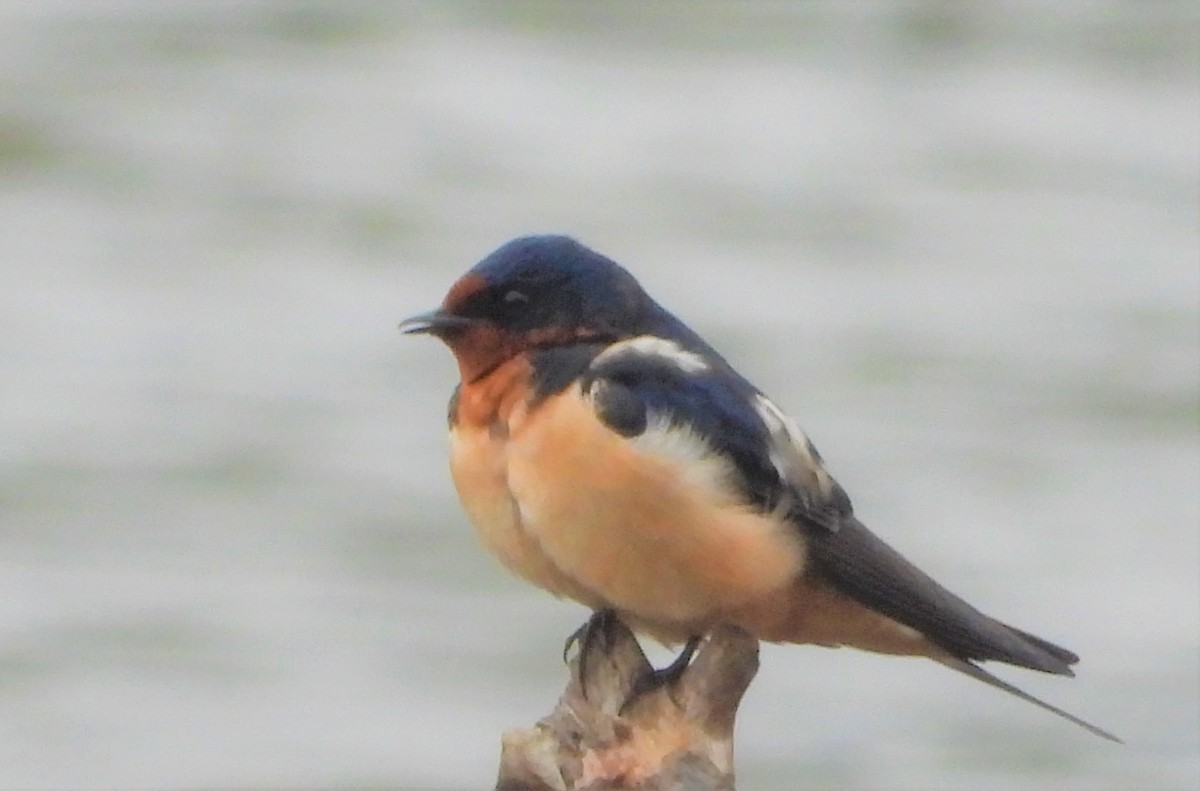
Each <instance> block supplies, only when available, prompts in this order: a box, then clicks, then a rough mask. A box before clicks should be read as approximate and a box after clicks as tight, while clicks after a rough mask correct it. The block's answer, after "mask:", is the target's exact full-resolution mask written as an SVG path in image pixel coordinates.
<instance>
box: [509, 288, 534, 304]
mask: <svg viewBox="0 0 1200 791" xmlns="http://www.w3.org/2000/svg"><path fill="white" fill-rule="evenodd" d="M528 301H529V297H528V296H526V295H525V294H524V293H523V292H520V291H509V292H508V293H507V294H505V295H504V304H506V305H515V304H517V303H518V302H528Z"/></svg>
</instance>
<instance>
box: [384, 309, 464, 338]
mask: <svg viewBox="0 0 1200 791" xmlns="http://www.w3.org/2000/svg"><path fill="white" fill-rule="evenodd" d="M474 323H475V319H468V318H464V317H462V316H455V315H454V314H452V313H446V312H445V311H442V310H431V311H429V312H428V313H420V314H418V315H416V316H413V317H412V318H408V319H405V320H404V321H402V322H400V331H401V332H403V333H404V334H405V335H419V334H428V335H439V336H440V335H445V334H446V333H449V332H452V331H453V330H457V329H462V328H464V327H469V326H471V325H472V324H474Z"/></svg>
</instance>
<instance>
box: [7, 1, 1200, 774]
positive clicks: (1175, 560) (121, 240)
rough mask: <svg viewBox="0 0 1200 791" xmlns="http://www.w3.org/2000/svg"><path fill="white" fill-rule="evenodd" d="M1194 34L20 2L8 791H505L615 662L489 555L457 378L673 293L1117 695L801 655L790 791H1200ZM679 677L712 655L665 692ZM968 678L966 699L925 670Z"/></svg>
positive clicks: (789, 670) (757, 716)
mask: <svg viewBox="0 0 1200 791" xmlns="http://www.w3.org/2000/svg"><path fill="white" fill-rule="evenodd" d="M1197 32H1198V31H1197V20H1196V12H1195V8H1194V6H1192V5H1191V4H1186V3H1165V2H1164V3H1135V2H1129V3H1114V2H1086V3H1062V4H1050V3H1011V4H1004V5H1003V6H1002V7H1001V6H996V7H993V6H989V5H985V4H981V3H979V4H943V3H937V2H929V3H914V4H882V3H879V4H866V3H854V4H849V3H846V4H795V5H787V4H761V5H755V6H749V7H742V6H735V5H734V4H730V5H718V4H693V5H686V6H685V5H683V4H624V5H607V4H606V5H604V6H601V5H600V4H594V5H589V6H585V5H583V4H579V5H574V4H552V5H543V4H538V3H517V4H487V3H458V4H450V3H429V4H422V3H402V4H400V3H398V4H371V3H351V4H317V3H298V2H293V3H247V2H224V3H207V2H177V3H169V4H168V3H162V4H152V3H91V2H78V1H77V2H57V1H56V2H44V3H16V2H10V3H4V4H2V5H0V407H2V408H0V786H2V787H5V788H122V789H124V788H195V787H214V788H233V787H270V788H279V787H317V786H323V787H361V786H371V785H374V786H381V787H394V786H400V787H430V788H458V787H463V788H466V787H472V788H481V787H490V783H491V782H492V780H493V778H494V771H495V766H496V758H497V755H498V736H499V734H500V733H501V731H502V730H504V729H505V728H508V727H512V726H517V725H526V724H529V723H531V722H533V721H534V720H535V719H536V718H537V717H538V716H540V715H541V714H543V713H544V712H545V711H547V710H548V709H549V707H550V705H551V704H552V702H553V700H554V699H555V697H556V695H557V692H558V690H559V689H560V687H561V685H562V683H563V680H564V678H563V669H562V667H561V665H560V661H559V647H560V646H561V641H562V639H563V637H564V636H565V635H566V634H567V633H568V632H569V631H570V630H571V629H572V628H574V627H575V626H576V625H577V623H578V622H579V621H580V620H581V619H582V617H583V616H584V613H583V611H582V610H581V609H580V608H578V607H577V606H575V605H572V604H569V603H564V602H558V601H555V600H552V599H550V598H549V597H548V596H546V595H544V594H541V593H539V592H537V591H534V590H532V589H529V588H526V587H525V586H523V585H522V584H520V583H519V582H517V581H515V580H512V579H510V578H509V577H508V576H506V575H505V574H504V573H503V572H502V571H500V570H499V568H498V567H497V565H496V564H495V563H493V562H492V561H491V560H490V559H489V558H488V557H486V556H485V555H484V553H483V551H482V550H480V549H478V548H477V547H476V545H475V542H474V540H473V538H472V536H471V534H470V530H469V528H468V527H467V525H466V523H465V520H464V518H463V516H462V515H461V513H460V511H459V509H458V507H457V505H456V503H455V500H454V496H453V493H452V490H451V486H450V482H449V478H448V474H447V472H446V469H445V467H446V464H445V460H446V449H445V438H444V423H443V415H444V409H443V404H444V399H445V398H446V397H447V395H448V394H449V391H450V388H451V386H452V384H453V382H454V379H455V373H454V368H453V364H452V362H451V359H450V356H449V355H448V354H447V353H446V352H445V350H444V349H442V348H440V347H439V346H438V345H437V344H435V343H432V342H428V341H420V340H403V341H402V340H401V339H400V338H399V337H398V336H397V335H396V332H395V325H396V323H397V321H398V320H399V319H401V318H403V317H404V316H406V315H409V314H411V313H414V312H416V311H418V310H422V309H425V308H428V307H431V306H432V305H433V304H435V303H436V302H437V301H438V300H439V299H440V298H441V295H442V293H443V292H444V290H445V289H446V288H447V287H448V286H449V284H450V283H451V282H452V281H453V280H454V279H455V277H457V275H458V274H459V273H460V272H461V271H462V270H463V269H465V268H466V267H467V266H469V265H470V264H472V263H473V262H474V261H475V260H477V259H478V258H479V257H481V256H482V255H483V254H485V253H487V252H488V251H489V250H490V249H491V248H493V247H495V246H496V245H498V244H499V243H501V242H502V241H504V240H505V239H507V238H509V237H511V236H514V235H517V234H520V233H527V232H532V231H565V232H569V233H572V234H574V235H577V236H578V237H580V238H581V239H583V240H584V241H585V242H587V243H589V244H591V245H593V246H595V247H597V248H599V249H600V250H602V251H604V252H606V253H608V254H609V255H611V256H613V257H615V258H617V259H618V260H620V261H622V262H624V263H626V264H627V265H628V266H629V267H630V268H631V269H632V270H633V271H634V272H635V273H636V274H637V275H638V276H639V277H640V278H641V279H642V280H643V282H644V284H645V285H646V286H647V288H648V289H649V290H651V292H652V293H654V294H655V295H656V296H658V297H659V298H660V299H661V300H662V301H663V302H664V303H665V304H667V305H669V306H671V307H672V308H674V309H675V310H676V311H677V312H678V313H680V314H681V315H682V316H683V317H684V318H685V319H686V320H688V321H689V322H690V323H692V324H693V325H694V326H696V327H697V328H698V329H700V330H701V331H702V332H703V333H704V334H706V335H707V336H708V337H709V338H710V339H711V340H712V341H713V342H714V343H715V344H716V345H717V346H718V347H719V348H721V349H722V350H723V351H725V352H726V353H727V355H728V356H729V357H730V358H731V359H732V360H733V361H734V362H735V363H736V364H737V365H738V366H739V367H740V368H742V369H743V370H744V372H745V373H747V374H748V375H749V376H750V378H751V379H753V380H754V381H756V382H758V383H759V384H760V385H761V386H762V387H763V388H764V389H765V390H766V391H767V392H769V393H771V394H772V395H773V396H774V397H775V398H776V399H777V400H778V401H779V402H780V403H781V404H783V405H784V406H785V407H786V408H788V409H789V410H791V411H792V412H793V413H794V414H796V416H797V417H798V418H799V420H800V421H801V423H802V424H803V425H804V426H805V427H806V428H807V429H808V431H809V432H810V433H811V434H812V435H813V436H814V437H815V438H816V441H817V443H818V445H819V446H820V447H821V449H822V451H823V452H824V454H825V455H826V457H827V458H828V460H829V463H830V465H831V467H832V469H833V471H834V473H835V474H836V475H837V476H838V477H839V479H840V480H841V481H842V482H843V484H845V486H846V487H847V489H848V490H849V491H850V493H851V495H852V496H853V497H854V498H855V501H856V503H857V506H858V509H859V511H860V513H861V514H862V516H863V518H864V520H865V521H866V522H867V523H868V524H870V525H872V526H873V527H875V528H876V529H877V530H878V531H879V532H880V533H881V534H883V535H884V536H885V537H886V538H888V539H889V540H890V541H892V543H894V544H896V545H897V546H898V547H900V548H901V549H902V550H903V551H905V552H906V553H907V554H908V555H909V556H910V557H912V558H913V559H915V560H916V561H918V563H919V564H921V565H923V566H925V567H926V568H927V569H928V570H930V571H931V572H933V573H934V575H935V576H936V577H938V578H940V579H941V580H943V581H944V582H945V583H947V584H948V585H950V586H951V587H952V588H954V589H957V590H960V591H961V592H963V593H964V594H966V595H967V597H968V598H970V599H972V600H973V601H975V602H977V603H978V604H979V605H980V606H982V607H983V608H984V609H986V610H989V611H992V612H995V613H996V614H997V615H998V616H1000V617H1003V618H1005V619H1008V620H1012V621H1014V622H1016V623H1018V624H1020V625H1022V626H1026V627H1028V628H1029V629H1031V630H1033V631H1035V632H1038V633H1041V634H1045V635H1046V636H1048V637H1050V638H1053V639H1056V640H1060V641H1062V642H1063V643H1065V644H1067V645H1069V646H1071V647H1072V648H1074V649H1076V650H1077V651H1078V652H1079V653H1080V654H1081V655H1082V656H1083V657H1084V661H1083V663H1082V664H1081V666H1080V677H1079V678H1078V679H1076V680H1075V681H1072V682H1066V681H1063V680H1061V679H1050V678H1041V677H1029V676H1028V675H1026V676H1024V677H1020V678H1019V679H1018V677H1019V676H1020V674H1019V673H1009V674H1007V677H1009V678H1013V679H1017V680H1019V681H1020V682H1022V683H1023V684H1024V685H1025V686H1027V687H1028V688H1029V689H1030V690H1031V691H1033V692H1035V693H1036V694H1039V695H1044V696H1046V697H1048V698H1050V699H1051V700H1053V701H1055V702H1058V703H1060V704H1061V705H1063V706H1065V707H1066V708H1068V709H1070V710H1072V711H1076V712H1078V713H1079V714H1081V715H1083V716H1085V717H1087V718H1089V719H1092V720H1094V721H1096V722H1098V723H1101V724H1103V725H1105V726H1106V727H1110V728H1112V729H1113V730H1115V731H1117V732H1118V733H1120V734H1122V735H1123V736H1125V737H1126V739H1127V740H1128V742H1129V745H1128V746H1126V747H1124V748H1116V747H1113V746H1111V745H1108V744H1104V743H1101V742H1099V741H1098V740H1095V739H1093V738H1092V737H1090V736H1088V735H1087V734H1085V733H1083V732H1082V731H1079V730H1076V729H1074V728H1072V727H1071V726H1069V725H1066V724H1064V723H1062V722H1060V721H1057V720H1055V719H1054V718H1051V717H1049V716H1047V715H1045V714H1044V713H1041V712H1039V711H1037V710H1035V709H1033V708H1031V707H1029V706H1027V705H1024V704H1021V703H1019V702H1016V701H1013V700H1011V699H1007V698H1005V697H1004V696H1002V695H999V694H998V693H996V692H994V691H992V690H988V689H986V688H983V687H982V686H978V685H973V683H972V682H970V681H966V680H961V679H959V678H957V677H953V676H952V675H951V674H949V673H948V672H947V671H945V670H944V669H941V668H938V667H936V666H933V665H932V663H922V662H917V661H909V660H897V659H887V658H880V657H873V656H869V655H862V654H856V653H854V652H850V651H828V650H824V649H818V648H794V647H793V648H775V647H768V648H766V649H765V650H764V657H763V659H764V662H763V670H762V672H761V674H760V676H759V678H758V679H757V680H756V682H755V684H754V685H753V687H752V688H751V691H750V695H749V697H748V699H747V701H746V703H745V705H744V706H743V709H742V715H741V719H740V723H739V756H738V757H739V769H740V787H741V788H742V789H755V788H759V789H767V788H803V787H812V788H911V789H928V788H946V789H951V788H976V789H1041V788H1048V787H1054V788H1064V789H1127V788H1157V789H1176V788H1178V789H1183V788H1194V787H1196V785H1197V783H1200V747H1198V744H1200V636H1198V630H1200V626H1198V624H1200V582H1198V563H1200V560H1198V559H1200V442H1198V440H1200V437H1198V434H1200V427H1198V423H1200V403H1198V401H1200V318H1198V310H1200V308H1198V306H1200V230H1198V227H1197V226H1198V222H1200V220H1198V217H1200V213H1198V210H1200V207H1198V206H1197V190H1198V169H1200V165H1198V163H1197V159H1198V153H1197V150H1198V147H1197V140H1198V139H1200V99H1198V93H1197V87H1198V86H1197V77H1196V75H1197V67H1198V66H1197V64H1198V59H1197V43H1196V42H1197V41H1200V37H1198V36H1197V35H1196V34H1197ZM655 656H656V658H662V657H663V655H662V654H656V655H655ZM927 665H928V666H927Z"/></svg>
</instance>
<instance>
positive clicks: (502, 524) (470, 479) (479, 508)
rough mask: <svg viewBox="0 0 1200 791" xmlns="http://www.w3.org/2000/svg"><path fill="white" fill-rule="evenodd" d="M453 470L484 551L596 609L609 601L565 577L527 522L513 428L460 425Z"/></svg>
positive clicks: (453, 437)
mask: <svg viewBox="0 0 1200 791" xmlns="http://www.w3.org/2000/svg"><path fill="white" fill-rule="evenodd" d="M450 471H451V476H452V478H453V479H454V485H455V488H456V489H457V491H458V498H459V501H460V502H461V503H462V505H463V510H465V511H466V513H467V518H468V519H469V520H470V522H471V525H472V526H473V527H474V528H475V532H476V533H477V534H478V535H479V539H480V541H481V542H482V543H483V545H484V547H485V548H486V549H487V550H488V551H489V552H491V553H492V554H493V555H495V556H496V557H497V558H498V559H499V560H500V562H501V563H503V564H504V566H505V567H506V568H507V569H509V570H510V571H511V572H513V573H514V574H516V575H517V576H519V577H522V578H524V579H525V580H527V581H529V582H531V583H533V584H534V585H537V586H538V587H540V588H543V589H545V590H547V591H549V592H551V593H553V594H555V595H556V596H566V597H569V598H572V599H575V600H576V601H579V602H581V603H583V604H586V605H588V606H591V607H595V608H598V607H601V606H603V602H602V601H601V600H599V599H598V598H597V597H596V596H595V595H594V594H592V593H591V592H589V591H588V590H586V589H585V588H584V587H583V586H581V585H579V584H577V583H576V582H575V581H574V580H572V579H571V578H569V577H567V576H566V575H564V574H563V573H562V572H561V571H560V570H559V569H558V568H557V567H556V566H555V565H554V563H553V562H552V561H551V560H550V559H549V558H548V557H547V556H546V554H545V552H543V551H542V549H541V547H540V546H539V545H538V542H537V540H536V539H535V538H534V537H533V536H531V535H530V534H529V532H528V531H527V530H526V529H525V527H524V525H523V524H522V522H521V512H520V509H519V507H518V505H517V502H516V500H514V499H513V496H512V493H511V492H510V491H509V488H508V473H507V429H505V430H502V431H501V430H497V429H496V428H479V427H466V426H461V425H460V426H456V427H454V428H453V429H452V430H451V432H450Z"/></svg>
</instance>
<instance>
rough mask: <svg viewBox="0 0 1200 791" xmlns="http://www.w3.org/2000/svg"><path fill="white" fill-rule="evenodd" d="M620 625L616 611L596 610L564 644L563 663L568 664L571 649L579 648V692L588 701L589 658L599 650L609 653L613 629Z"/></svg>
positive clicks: (577, 672) (577, 670)
mask: <svg viewBox="0 0 1200 791" xmlns="http://www.w3.org/2000/svg"><path fill="white" fill-rule="evenodd" d="M617 623H618V619H617V613H616V611H615V610H610V609H607V608H606V609H603V610H596V611H595V612H594V613H592V615H591V617H590V618H588V619H587V620H586V621H584V623H583V625H582V626H580V627H579V628H578V629H576V630H575V631H574V632H571V635H570V637H568V638H567V642H566V643H564V644H563V662H567V661H568V658H567V655H568V654H570V653H571V649H572V648H574V647H575V646H579V663H578V666H577V667H576V675H577V676H578V678H579V691H580V693H582V695H583V699H584V700H587V663H588V657H589V656H591V654H592V651H593V650H595V649H596V648H599V649H600V650H601V652H603V653H607V652H608V650H609V648H610V647H611V646H612V639H611V638H612V628H613V626H614V625H616V624H617Z"/></svg>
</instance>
